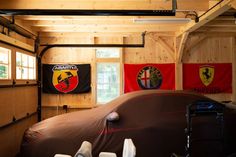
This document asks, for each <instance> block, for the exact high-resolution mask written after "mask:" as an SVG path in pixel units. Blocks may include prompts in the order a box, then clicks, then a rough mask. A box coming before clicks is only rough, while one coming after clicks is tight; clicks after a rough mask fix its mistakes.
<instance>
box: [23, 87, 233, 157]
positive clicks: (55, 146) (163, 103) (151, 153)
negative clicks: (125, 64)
mask: <svg viewBox="0 0 236 157" xmlns="http://www.w3.org/2000/svg"><path fill="white" fill-rule="evenodd" d="M197 100H208V101H212V102H214V101H213V100H211V99H209V98H206V97H204V96H202V95H199V94H194V93H191V92H184V91H159V90H145V91H138V92H133V93H128V94H124V95H122V96H120V97H119V98H117V99H115V100H114V101H112V102H110V103H108V104H106V105H104V106H101V107H97V108H94V109H91V110H85V111H77V112H73V113H68V114H63V115H59V116H56V117H53V118H49V119H47V120H44V121H41V122H39V123H37V124H35V125H33V126H32V127H30V128H29V129H27V130H26V131H25V134H24V137H23V140H22V144H21V151H20V153H19V156H21V157H53V156H54V155H55V154H56V153H60V154H68V155H72V156H73V155H75V153H76V152H77V150H78V149H79V147H80V145H81V144H82V142H83V141H85V140H86V141H89V142H91V143H92V145H93V150H92V151H93V157H97V156H98V154H99V152H102V151H103V152H104V151H108V152H115V153H117V155H118V157H121V156H122V149H123V142H124V139H125V138H131V139H132V140H133V142H134V145H135V146H136V151H137V153H136V154H137V155H136V156H137V157H170V156H171V154H172V153H176V154H180V155H185V146H186V134H185V131H184V129H185V128H186V125H187V124H186V106H187V105H189V104H190V103H193V102H195V101H197ZM113 111H115V112H117V113H118V114H119V117H120V119H119V120H118V121H114V122H111V121H107V120H106V117H107V115H108V114H109V113H111V112H113ZM232 119H234V121H233V120H232ZM224 120H225V126H224V134H225V137H224V141H220V142H219V141H203V142H202V143H197V144H195V145H193V154H192V156H196V157H200V156H201V157H205V156H212V157H213V156H214V157H217V156H220V157H222V156H227V155H228V154H231V153H233V149H234V148H235V143H236V142H235V141H236V140H235V139H236V138H235V135H234V134H235V133H236V129H235V120H236V118H235V111H234V110H231V109H227V110H226V111H225V118H224ZM215 121H216V119H215V118H208V117H206V118H200V119H199V120H198V119H197V118H196V120H195V121H194V122H193V124H196V125H195V126H193V128H194V127H197V128H200V129H197V130H196V131H195V132H194V130H193V133H194V134H195V136H198V137H201V136H202V135H203V136H208V135H207V134H209V135H212V134H214V135H215V134H217V132H218V131H219V129H217V128H218V126H219V125H218V124H217V122H215ZM199 126H200V127H199ZM201 126H202V127H201ZM222 142H223V144H222Z"/></svg>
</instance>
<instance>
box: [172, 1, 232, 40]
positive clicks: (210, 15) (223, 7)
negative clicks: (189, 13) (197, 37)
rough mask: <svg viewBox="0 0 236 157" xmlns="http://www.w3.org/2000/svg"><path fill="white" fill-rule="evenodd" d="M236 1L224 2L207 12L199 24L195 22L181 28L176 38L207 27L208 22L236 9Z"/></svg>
mask: <svg viewBox="0 0 236 157" xmlns="http://www.w3.org/2000/svg"><path fill="white" fill-rule="evenodd" d="M235 3H236V0H224V1H222V2H221V3H219V4H218V5H216V6H215V7H213V8H212V9H211V10H209V11H208V12H206V13H205V14H204V15H203V16H201V17H200V18H199V22H197V23H195V22H194V21H192V22H190V23H188V24H187V25H185V26H183V27H181V29H180V31H179V32H177V33H176V36H180V35H182V34H183V33H185V32H193V31H195V30H197V29H198V28H200V27H201V26H203V25H205V24H206V23H207V22H209V21H211V20H213V19H215V18H216V17H217V16H219V15H221V14H222V13H224V12H225V11H227V10H229V9H230V8H232V7H234V6H235Z"/></svg>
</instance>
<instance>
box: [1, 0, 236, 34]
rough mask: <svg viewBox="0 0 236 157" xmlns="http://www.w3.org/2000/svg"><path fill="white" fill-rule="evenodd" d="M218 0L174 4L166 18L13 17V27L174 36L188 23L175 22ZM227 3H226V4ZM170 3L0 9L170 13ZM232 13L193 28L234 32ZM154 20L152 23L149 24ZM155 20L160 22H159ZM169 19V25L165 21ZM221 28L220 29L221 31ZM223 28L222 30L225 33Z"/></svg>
mask: <svg viewBox="0 0 236 157" xmlns="http://www.w3.org/2000/svg"><path fill="white" fill-rule="evenodd" d="M219 1H220V0H177V12H176V16H174V17H169V16H168V17H167V16H159V17H157V16H154V17H153V16H152V17H147V16H145V17H140V16H48V15H47V16H32V15H18V16H15V21H16V23H18V24H20V25H22V26H25V27H27V28H29V29H30V30H32V31H34V32H40V33H52V32H53V33H57V32H58V33H61V32H68V33H73V32H79V33H108V34H109V33H113V34H114V33H126V32H127V33H138V32H144V31H147V32H160V33H167V34H175V33H176V32H181V30H183V28H185V27H188V25H190V24H191V23H195V22H194V20H192V22H183V21H181V20H180V19H179V18H186V17H187V18H192V19H194V16H191V15H192V14H195V12H196V13H197V14H198V15H201V14H202V13H203V12H205V11H207V10H208V9H209V8H210V7H211V6H213V5H214V4H216V3H217V2H219ZM227 1H228V0H227ZM171 8H172V1H171V0H115V1H114V0H97V1H95V0H77V1H75V0H60V1H58V0H50V1H48V0H30V1H29V0H20V1H16V0H8V1H6V2H4V3H1V6H0V9H62V10H63V9H95V10H96V9H104V10H128V9H129V10H170V9H171ZM235 13H236V12H235V10H234V9H231V10H229V11H227V12H224V13H223V14H221V15H220V16H218V17H217V18H216V19H214V20H213V21H210V22H208V23H207V24H205V25H204V26H202V27H200V28H197V29H196V30H197V31H199V32H209V31H210V32H216V31H224V32H235V31H236V25H235V18H234V15H235ZM135 19H149V21H148V22H147V21H146V22H145V21H144V22H134V21H135ZM153 19H154V22H153ZM159 19H163V20H162V21H161V22H160V21H158V20H159ZM166 19H169V20H170V21H171V22H169V21H166ZM222 28H223V29H222ZM225 28H226V29H225Z"/></svg>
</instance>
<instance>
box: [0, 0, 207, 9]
mask: <svg viewBox="0 0 236 157" xmlns="http://www.w3.org/2000/svg"><path fill="white" fill-rule="evenodd" d="M208 5H209V4H208V1H206V0H197V1H196V0H178V9H182V10H186V9H188V10H202V11H203V10H207V9H208ZM140 8H142V9H148V10H163V9H171V8H172V2H171V1H163V0H116V1H115V2H114V0H99V1H96V0H76V1H75V0H60V1H56V0H51V1H48V0H30V3H29V0H20V1H16V0H8V1H6V2H4V3H1V7H0V9H109V10H111V9H123V10H124V9H140Z"/></svg>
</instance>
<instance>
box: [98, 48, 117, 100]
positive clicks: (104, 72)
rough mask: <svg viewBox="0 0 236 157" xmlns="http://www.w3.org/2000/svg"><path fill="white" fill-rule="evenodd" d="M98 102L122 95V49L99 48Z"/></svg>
mask: <svg viewBox="0 0 236 157" xmlns="http://www.w3.org/2000/svg"><path fill="white" fill-rule="evenodd" d="M96 58H97V104H104V103H107V102H109V101H111V100H113V99H115V98H116V97H118V96H119V95H120V88H121V84H120V75H121V74H120V50H119V49H97V50H96Z"/></svg>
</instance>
